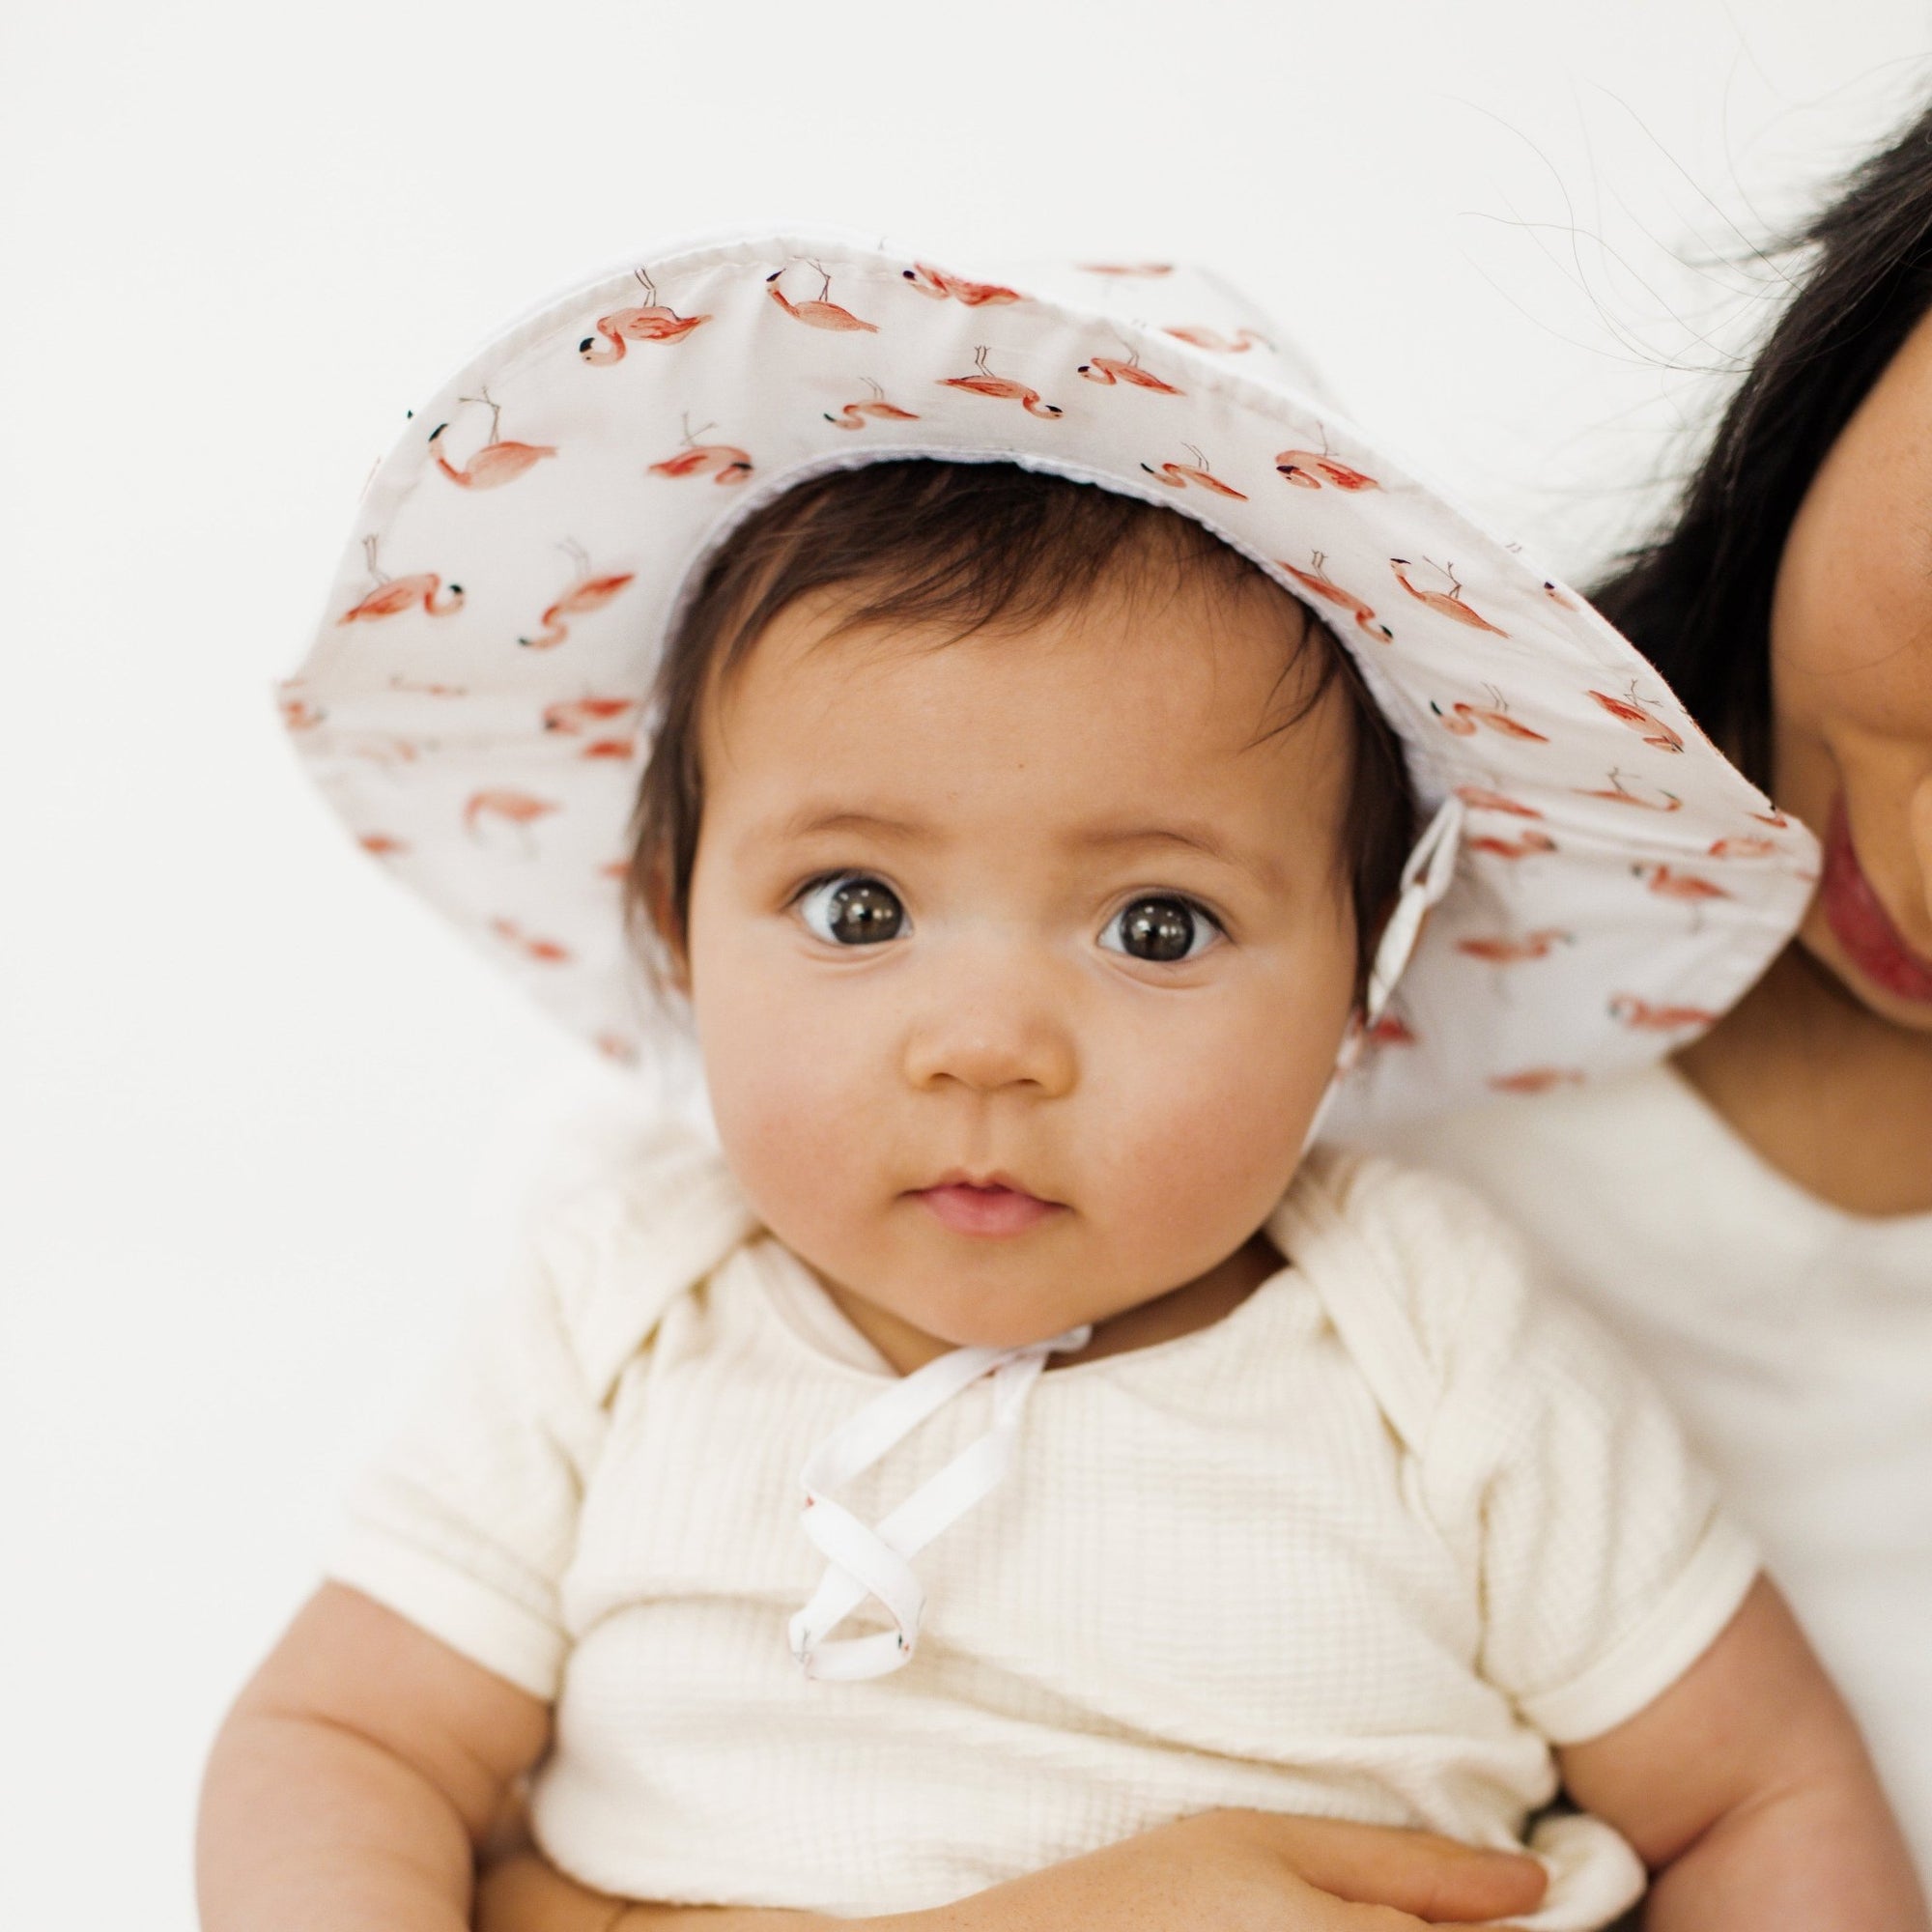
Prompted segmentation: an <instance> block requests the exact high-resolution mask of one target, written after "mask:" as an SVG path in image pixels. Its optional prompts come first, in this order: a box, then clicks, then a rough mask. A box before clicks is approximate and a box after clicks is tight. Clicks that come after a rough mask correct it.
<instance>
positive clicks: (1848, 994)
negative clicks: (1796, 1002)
mask: <svg viewBox="0 0 1932 1932" xmlns="http://www.w3.org/2000/svg"><path fill="white" fill-rule="evenodd" d="M1798 946H1799V948H1800V949H1801V950H1802V951H1803V952H1804V954H1805V956H1806V957H1807V958H1808V959H1809V960H1810V961H1811V963H1812V964H1813V965H1814V966H1815V967H1816V968H1817V969H1818V971H1819V972H1820V973H1822V974H1823V975H1824V976H1825V977H1826V978H1827V979H1828V980H1831V981H1832V983H1833V987H1834V989H1835V990H1836V991H1837V992H1838V993H1839V994H1840V995H1841V996H1842V997H1843V998H1845V999H1847V1000H1849V1001H1851V1002H1853V1003H1854V1004H1855V1005H1857V1006H1860V1007H1862V1008H1863V1009H1864V1010H1865V1011H1866V1012H1867V1013H1869V1014H1871V1016H1872V1017H1873V1018H1874V1019H1878V1020H1882V1021H1884V1022H1885V1023H1886V1024H1887V1025H1889V1026H1894V1027H1898V1028H1900V1029H1902V1030H1903V1031H1904V1032H1906V1033H1915V1034H1921V1035H1923V1036H1925V1037H1928V1038H1932V1000H1922V999H1918V998H1916V997H1914V996H1912V995H1908V994H1905V993H1901V992H1898V991H1896V990H1894V989H1893V988H1892V987H1891V986H1889V985H1888V984H1885V983H1883V982H1882V981H1881V980H1879V979H1878V978H1876V977H1874V976H1873V974H1871V973H1870V972H1867V971H1865V970H1864V969H1863V968H1862V967H1861V964H1860V962H1859V961H1858V960H1857V959H1856V958H1854V957H1853V956H1852V954H1851V952H1849V951H1848V950H1847V949H1846V948H1845V946H1844V945H1843V944H1841V943H1840V941H1839V939H1838V936H1837V934H1836V933H1835V932H1833V930H1832V927H1831V923H1830V922H1829V921H1827V920H1826V919H1825V918H1824V917H1823V916H1822V914H1820V913H1819V912H1818V911H1817V910H1816V909H1815V908H1814V909H1813V911H1812V913H1811V915H1810V917H1809V918H1808V919H1806V920H1805V922H1804V925H1803V927H1801V928H1800V931H1799V934H1798Z"/></svg>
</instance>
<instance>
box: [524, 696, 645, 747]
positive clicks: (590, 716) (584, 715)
mask: <svg viewBox="0 0 1932 1932" xmlns="http://www.w3.org/2000/svg"><path fill="white" fill-rule="evenodd" d="M637 708H638V700H637V699H636V698H635V697H566V698H565V699H563V701H562V702H561V703H558V704H553V705H551V706H550V707H549V708H548V709H547V710H546V711H545V712H544V715H543V727H544V729H545V730H546V731H562V732H565V733H567V734H568V735H569V736H571V737H574V738H581V737H582V736H583V734H584V733H585V732H587V731H594V730H596V728H597V727H598V726H599V725H608V724H609V723H610V722H611V719H613V718H621V717H623V715H624V713H625V712H627V711H635V710H636V709H637Z"/></svg>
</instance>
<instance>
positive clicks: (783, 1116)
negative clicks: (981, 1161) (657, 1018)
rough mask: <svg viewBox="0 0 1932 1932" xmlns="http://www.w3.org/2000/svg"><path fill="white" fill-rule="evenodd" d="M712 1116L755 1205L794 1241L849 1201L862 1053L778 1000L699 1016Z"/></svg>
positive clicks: (858, 1130) (858, 1133)
mask: <svg viewBox="0 0 1932 1932" xmlns="http://www.w3.org/2000/svg"><path fill="white" fill-rule="evenodd" d="M699 1034H700V1038H701V1042H702V1045H703V1050H704V1064H705V1077H706V1081H707V1083H708V1085H709V1088H710V1093H711V1106H712V1114H713V1117H714V1119H715V1120H716V1121H717V1123H718V1134H719V1139H720V1142H721V1143H722V1145H723V1147H724V1150H725V1159H726V1160H727V1161H728V1162H729V1164H730V1166H731V1169H732V1172H733V1173H734V1174H735V1175H736V1176H737V1178H738V1180H739V1183H740V1185H742V1186H743V1187H744V1189H745V1190H746V1192H747V1194H748V1195H749V1196H750V1197H751V1200H752V1204H753V1207H754V1208H757V1209H758V1211H759V1213H760V1215H761V1217H762V1218H763V1219H764V1220H765V1222H766V1223H767V1225H769V1226H770V1227H771V1228H772V1229H773V1230H774V1231H775V1232H776V1233H778V1234H779V1235H780V1236H781V1237H782V1238H786V1239H789V1240H793V1241H796V1240H797V1238H798V1236H799V1235H800V1233H801V1232H802V1231H803V1229H804V1228H806V1227H810V1226H813V1225H815V1224H816V1223H817V1221H818V1220H819V1219H820V1218H821V1217H822V1216H824V1215H825V1214H826V1213H827V1212H828V1211H829V1210H831V1209H832V1208H833V1207H834V1204H835V1203H836V1202H837V1201H838V1200H839V1199H840V1198H842V1196H843V1194H844V1193H845V1191H846V1183H847V1178H848V1175H849V1170H850V1168H851V1166H852V1162H853V1158H854V1155H855V1152H856V1151H857V1144H858V1143H859V1141H860V1140H861V1139H862V1138H863V1132H862V1127H863V1122H865V1120H866V1118H867V1114H868V1112H872V1111H875V1109H868V1108H867V1104H866V1097H867V1096H866V1095H865V1094H863V1093H862V1092H861V1091H860V1088H861V1086H862V1084H863V1083H862V1081H861V1079H860V1077H859V1070H858V1069H859V1064H860V1057H859V1055H858V1054H857V1053H855V1052H854V1051H853V1049H852V1044H851V1043H850V1042H847V1041H844V1040H842V1039H840V1038H838V1037H836V1036H833V1035H830V1034H828V1032H827V1030H826V1028H825V1026H824V1024H823V1021H822V1019H818V1018H814V1017H812V1016H809V1015H808V1014H806V1013H804V1012H799V1011H795V1010H793V1009H790V1008H789V1007H788V1006H787V1005H786V1003H785V1002H783V1001H782V1000H779V999H774V998H771V997H764V998H760V999H752V1000H746V1001H743V1002H737V1003H731V1004H730V1005H728V1006H727V1005H721V1006H719V1007H717V1008H714V1009H711V1010H710V1011H708V1012H706V1011H702V1010H700V1019H699Z"/></svg>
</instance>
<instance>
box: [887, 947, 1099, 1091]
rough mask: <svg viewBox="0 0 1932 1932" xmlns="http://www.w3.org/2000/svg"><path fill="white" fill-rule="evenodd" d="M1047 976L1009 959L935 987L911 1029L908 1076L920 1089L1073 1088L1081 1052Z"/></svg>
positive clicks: (906, 1067) (1056, 1089)
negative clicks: (929, 1004) (955, 1087)
mask: <svg viewBox="0 0 1932 1932" xmlns="http://www.w3.org/2000/svg"><path fill="white" fill-rule="evenodd" d="M1048 977H1049V976H1048V975H1047V974H1046V973H1044V972H1043V971H1037V970H1036V971H1028V970H1026V969H1025V968H1024V967H1018V968H1017V970H1016V967H1015V966H1014V965H1007V966H1005V967H1004V968H990V969H989V970H985V971H981V972H979V973H966V974H962V975H961V976H960V977H959V978H958V979H956V980H953V982H952V985H951V986H949V987H936V988H935V989H934V997H933V1002H932V1005H931V1007H930V1008H929V1009H927V1010H926V1011H925V1012H924V1013H923V1014H922V1015H920V1017H919V1018H918V1020H917V1021H916V1022H915V1024H914V1025H913V1027H912V1029H911V1030H910V1032H909V1034H908V1036H907V1039H906V1047H905V1074H906V1078H907V1080H908V1081H909V1082H910V1083H911V1084H912V1086H914V1087H915V1088H920V1089H928V1088H934V1087H940V1086H945V1085H954V1086H958V1087H963V1088H969V1089H971V1090H972V1091H974V1092H976V1093H984V1094H991V1093H997V1092H1001V1091H1007V1090H1012V1091H1021V1092H1027V1093H1031V1094H1035V1095H1037V1097H1040V1098H1057V1097H1059V1096H1060V1095H1063V1094H1068V1093H1070V1092H1071V1091H1072V1090H1073V1086H1074V1083H1075V1081H1076V1080H1077V1078H1078V1068H1079V1056H1078V1053H1077V1051H1076V1046H1075V1041H1074V1037H1073V1032H1072V1028H1071V1026H1070V1024H1069V1020H1068V1016H1067V1014H1066V1012H1065V1009H1064V1008H1063V1007H1062V1005H1061V1003H1060V1002H1058V1001H1057V1000H1056V999H1055V998H1054V996H1053V991H1052V988H1051V986H1050V985H1049V984H1048V983H1046V981H1047V979H1048Z"/></svg>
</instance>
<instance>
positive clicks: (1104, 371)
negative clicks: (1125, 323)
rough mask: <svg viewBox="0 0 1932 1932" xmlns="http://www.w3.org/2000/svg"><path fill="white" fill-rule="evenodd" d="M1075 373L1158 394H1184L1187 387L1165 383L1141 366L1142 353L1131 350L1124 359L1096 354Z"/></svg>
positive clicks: (1091, 381)
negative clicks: (1178, 387) (1177, 386)
mask: <svg viewBox="0 0 1932 1932" xmlns="http://www.w3.org/2000/svg"><path fill="white" fill-rule="evenodd" d="M1075 374H1077V375H1081V376H1084V377H1086V379H1087V380H1088V382H1090V383H1102V384H1105V385H1106V386H1107V387H1108V388H1110V389H1111V388H1112V387H1113V386H1114V384H1116V383H1125V384H1129V385H1130V386H1131V387H1133V388H1136V389H1151V390H1153V391H1154V393H1155V394H1156V395H1161V396H1184V395H1185V394H1186V393H1187V391H1186V390H1185V389H1177V388H1176V387H1175V386H1174V384H1172V383H1163V382H1162V381H1161V380H1160V378H1159V377H1158V376H1156V375H1153V374H1151V372H1150V371H1149V370H1146V369H1143V368H1142V367H1141V353H1140V351H1139V350H1138V349H1133V350H1129V351H1128V352H1127V355H1126V358H1125V360H1124V361H1123V360H1122V358H1121V357H1120V356H1118V355H1095V356H1094V357H1093V358H1092V359H1091V360H1090V361H1086V362H1083V363H1081V365H1080V367H1079V368H1078V370H1076V371H1075Z"/></svg>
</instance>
